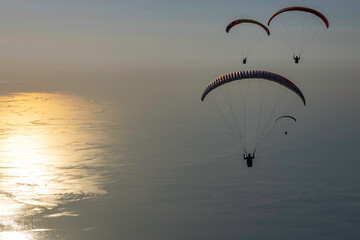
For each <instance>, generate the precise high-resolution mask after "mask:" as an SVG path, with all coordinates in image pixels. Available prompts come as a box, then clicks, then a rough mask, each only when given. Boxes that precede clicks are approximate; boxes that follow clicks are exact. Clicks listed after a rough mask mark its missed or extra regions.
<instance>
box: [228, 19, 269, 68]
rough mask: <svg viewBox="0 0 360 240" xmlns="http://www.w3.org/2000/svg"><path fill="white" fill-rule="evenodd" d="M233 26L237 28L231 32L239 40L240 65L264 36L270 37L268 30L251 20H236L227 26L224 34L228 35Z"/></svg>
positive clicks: (244, 62)
mask: <svg viewBox="0 0 360 240" xmlns="http://www.w3.org/2000/svg"><path fill="white" fill-rule="evenodd" d="M249 24H250V25H249ZM235 26H237V27H236V28H237V29H236V30H235V29H234V30H232V31H231V32H232V34H233V35H237V37H238V38H239V39H238V42H239V43H238V44H239V45H240V54H241V56H242V59H243V60H242V63H243V64H246V62H247V57H248V56H249V54H250V52H251V51H252V50H253V49H254V48H255V47H256V45H257V43H258V42H259V41H260V40H261V39H263V38H264V37H265V36H266V35H267V36H269V35H270V30H269V29H268V28H267V27H266V26H265V25H263V24H262V23H260V22H258V21H255V20H252V19H237V20H235V21H232V22H231V23H229V25H227V27H226V32H227V33H229V32H230V30H231V29H232V28H233V27H235ZM265 33H266V35H265Z"/></svg>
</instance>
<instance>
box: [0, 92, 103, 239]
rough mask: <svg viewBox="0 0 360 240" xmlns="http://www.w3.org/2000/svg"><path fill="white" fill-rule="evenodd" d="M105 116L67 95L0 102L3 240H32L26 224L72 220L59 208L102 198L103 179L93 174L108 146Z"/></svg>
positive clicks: (0, 226)
mask: <svg viewBox="0 0 360 240" xmlns="http://www.w3.org/2000/svg"><path fill="white" fill-rule="evenodd" d="M105 111H106V108H105V107H104V106H102V105H100V104H98V103H96V102H91V101H88V100H86V99H83V98H80V97H75V96H70V95H65V94H46V93H20V94H12V95H6V96H2V97H0V124H1V125H0V176H1V182H0V237H1V239H17V240H21V239H34V238H33V237H32V236H33V234H34V232H35V233H36V232H39V231H37V229H34V228H33V227H32V226H27V225H26V221H24V219H26V218H31V217H33V216H35V215H36V214H42V215H43V216H44V217H46V215H49V217H52V216H62V215H68V216H76V215H77V214H76V213H73V212H71V214H70V215H69V214H66V209H65V210H64V209H63V208H61V207H60V206H61V204H64V203H66V202H70V201H78V200H81V199H85V198H89V197H91V196H94V195H101V194H106V191H105V190H104V189H103V185H102V183H103V182H104V181H105V180H104V176H103V175H104V174H101V171H100V173H99V171H95V169H94V168H93V166H97V165H99V162H100V161H101V156H102V154H103V152H104V151H105V148H106V146H107V141H108V139H107V136H106V135H105V134H103V131H102V127H106V124H108V120H109V119H106V117H105V114H104V112H105ZM57 207H59V208H57ZM64 212H65V213H64ZM20 219H21V221H20ZM40 232H41V231H40Z"/></svg>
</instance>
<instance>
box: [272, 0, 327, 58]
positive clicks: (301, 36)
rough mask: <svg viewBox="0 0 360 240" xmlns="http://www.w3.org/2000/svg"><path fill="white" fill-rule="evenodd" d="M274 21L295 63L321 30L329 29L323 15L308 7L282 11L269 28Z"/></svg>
mask: <svg viewBox="0 0 360 240" xmlns="http://www.w3.org/2000/svg"><path fill="white" fill-rule="evenodd" d="M273 21H278V24H279V25H280V28H281V35H282V36H283V38H284V39H285V41H286V43H287V45H288V46H289V48H290V50H291V51H292V54H293V58H294V60H295V63H299V61H300V57H301V54H302V53H303V52H304V51H305V49H306V48H307V47H308V45H309V43H310V42H311V41H312V39H313V38H314V37H315V35H316V34H317V33H318V32H319V31H320V30H321V28H323V27H324V25H325V27H326V28H329V21H328V20H327V18H326V17H325V16H324V15H323V14H322V13H320V12H319V11H316V10H314V9H311V8H307V7H287V8H283V9H280V10H279V11H277V12H276V13H274V14H273V15H272V16H271V17H270V19H269V21H268V26H270V23H271V22H273Z"/></svg>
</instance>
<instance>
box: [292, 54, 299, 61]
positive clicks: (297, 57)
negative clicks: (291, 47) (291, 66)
mask: <svg viewBox="0 0 360 240" xmlns="http://www.w3.org/2000/svg"><path fill="white" fill-rule="evenodd" d="M293 58H294V60H295V63H299V61H300V55H299V56H295V55H294V57H293Z"/></svg>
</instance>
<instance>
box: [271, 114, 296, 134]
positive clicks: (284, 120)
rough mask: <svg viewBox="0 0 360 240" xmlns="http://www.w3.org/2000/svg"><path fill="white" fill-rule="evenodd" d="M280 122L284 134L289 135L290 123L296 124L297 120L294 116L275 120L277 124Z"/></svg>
mask: <svg viewBox="0 0 360 240" xmlns="http://www.w3.org/2000/svg"><path fill="white" fill-rule="evenodd" d="M279 120H280V121H279ZM278 121H279V122H282V128H283V129H284V134H285V135H287V134H288V128H289V125H290V122H293V123H294V122H296V118H294V117H293V116H288V115H285V116H281V117H278V118H277V119H276V120H275V123H278Z"/></svg>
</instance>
